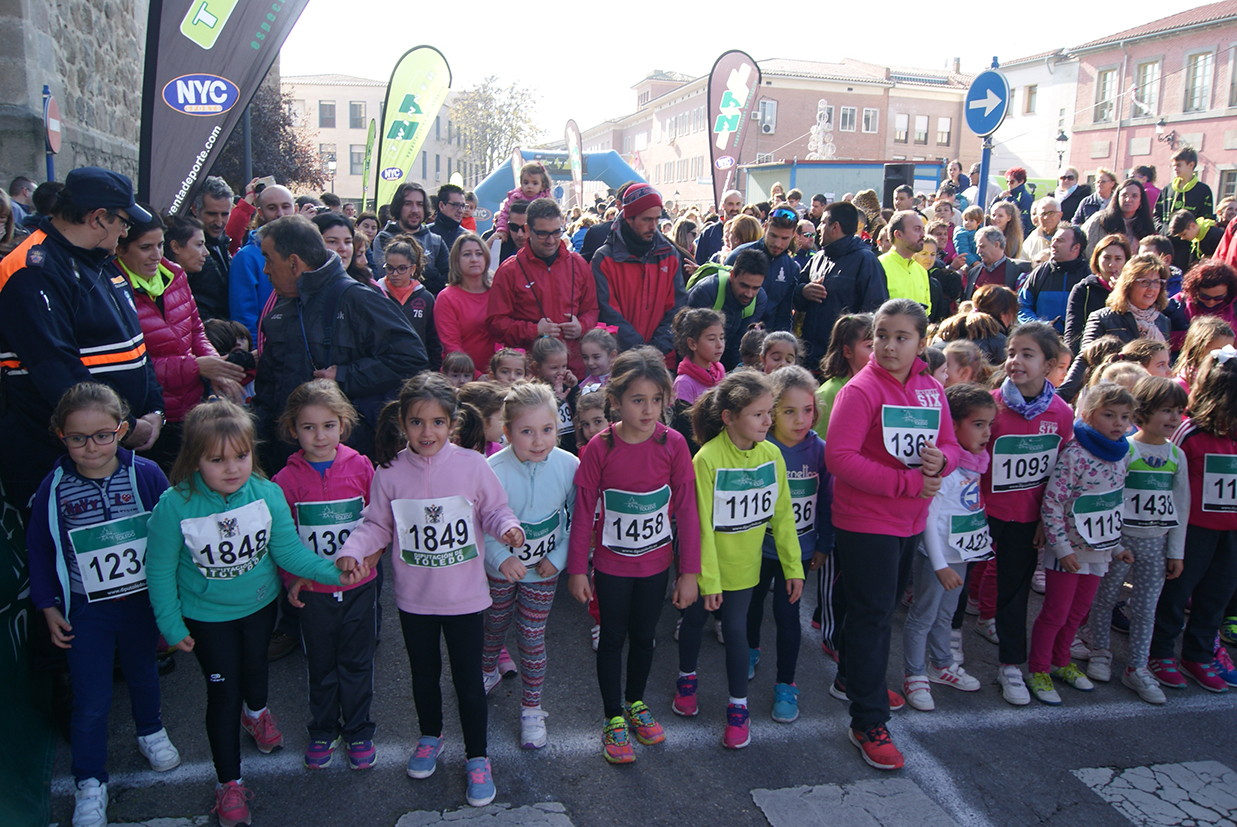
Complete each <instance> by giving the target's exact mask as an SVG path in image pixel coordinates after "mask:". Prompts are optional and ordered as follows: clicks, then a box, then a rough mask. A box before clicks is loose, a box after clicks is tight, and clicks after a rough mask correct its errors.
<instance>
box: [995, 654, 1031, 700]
mask: <svg viewBox="0 0 1237 827" xmlns="http://www.w3.org/2000/svg"><path fill="white" fill-rule="evenodd" d="M996 682H997V683H998V684H1000V686H1001V696H1002V697H1003V698H1005V701H1006V703H1011V704H1013V705H1014V706H1026V705H1027V704H1029V703H1030V702H1031V693H1029V692H1028V691H1027V685H1026V683H1025V682H1024V681H1023V679H1022V670H1021V669H1019V668H1018V667H1017V665H1015V664H1012V663H1006V664H1002V666H1001V668H1000V669H998V670H997V673H996Z"/></svg>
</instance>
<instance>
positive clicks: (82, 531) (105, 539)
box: [69, 511, 150, 603]
mask: <svg viewBox="0 0 1237 827" xmlns="http://www.w3.org/2000/svg"><path fill="white" fill-rule="evenodd" d="M149 519H150V512H149V511H145V512H143V513H141V514H133V515H131V516H129V517H121V518H120V519H117V520H108V521H107V522H106V523H96V524H95V525H92V526H84V527H82V528H75V529H73V530H71V531H70V532H69V544H70V545H71V546H72V547H73V554H74V556H75V557H76V558H77V570H78V571H79V572H81V575H82V586H83V587H84V588H85V589H86V601H87V602H88V603H95V602H97V601H102V600H111V599H112V598H115V597H120V596H121V595H126V594H133V593H134V592H144V591H146V521H147V520H149Z"/></svg>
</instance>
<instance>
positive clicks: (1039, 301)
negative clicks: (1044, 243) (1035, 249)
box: [1018, 224, 1091, 333]
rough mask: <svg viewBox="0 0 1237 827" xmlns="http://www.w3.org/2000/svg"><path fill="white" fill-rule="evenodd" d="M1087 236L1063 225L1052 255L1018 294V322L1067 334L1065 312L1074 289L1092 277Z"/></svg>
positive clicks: (1055, 241)
mask: <svg viewBox="0 0 1237 827" xmlns="http://www.w3.org/2000/svg"><path fill="white" fill-rule="evenodd" d="M1086 250H1087V234H1086V233H1084V232H1083V231H1082V229H1081V228H1079V227H1076V226H1074V225H1073V224H1062V225H1061V226H1060V227H1058V228H1057V231H1056V233H1055V234H1054V235H1053V236H1052V255H1051V257H1050V258H1049V259H1048V261H1045V262H1044V263H1043V264H1041V265H1039V266H1038V267H1036V268H1035V269H1034V270H1032V271H1031V275H1029V276H1027V280H1026V281H1025V282H1023V284H1022V289H1021V290H1019V291H1018V321H1020V322H1033V321H1036V320H1039V321H1044V322H1048V323H1049V324H1050V325H1052V326H1053V327H1055V328H1056V329H1057V332H1058V333H1064V332H1065V308H1066V306H1067V305H1068V304H1069V293H1070V291H1071V290H1073V289H1074V285H1076V284H1078V282H1080V281H1082V280H1083V279H1085V278H1086V277H1087V276H1089V275H1090V274H1091V265H1090V264H1089V263H1088V262H1087V259H1086V257H1085V256H1084V253H1085V252H1086Z"/></svg>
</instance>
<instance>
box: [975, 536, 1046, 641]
mask: <svg viewBox="0 0 1237 827" xmlns="http://www.w3.org/2000/svg"><path fill="white" fill-rule="evenodd" d="M1038 525H1039V523H1038V522H1034V523H1015V522H1006V521H1005V520H998V519H997V518H996V517H993V516H991V515H989V517H988V530H989V531H990V532H991V533H992V542H993V543H994V544H995V545H996V561H997V569H996V633H997V635H998V636H999V637H1000V639H1001V643H1000V649H999V652H1000V654H999V658H1000V662H1001V663H1003V664H1014V665H1019V664H1023V663H1026V660H1027V600H1028V598H1029V597H1030V595H1031V577H1032V576H1033V575H1034V574H1035V564H1036V563H1037V562H1038V561H1039V552H1038V551H1036V549H1035V529H1036V528H1037V526H1038ZM989 568H991V566H990V567H989ZM980 617H983V615H982V614H981V615H980Z"/></svg>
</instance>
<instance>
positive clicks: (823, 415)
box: [816, 376, 850, 439]
mask: <svg viewBox="0 0 1237 827" xmlns="http://www.w3.org/2000/svg"><path fill="white" fill-rule="evenodd" d="M849 381H850V377H849V376H835V377H833V378H832V379H828V380H826V381H825V383H824V384H823V385H821V386H820V387H819V388H817V389H816V407H817V408H818V409H819V410H820V418H819V419H817V420H816V433H818V434H820V438H821V439H828V438H829V415H830V414H832V413H833V400H835V399H837V398H838V391H840V390H841V389H842V387H843V386H844V385H845V384H846V383H847V382H849Z"/></svg>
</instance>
